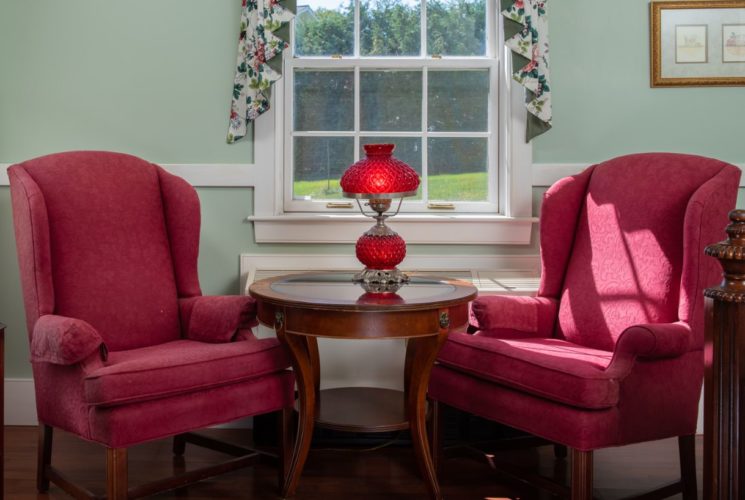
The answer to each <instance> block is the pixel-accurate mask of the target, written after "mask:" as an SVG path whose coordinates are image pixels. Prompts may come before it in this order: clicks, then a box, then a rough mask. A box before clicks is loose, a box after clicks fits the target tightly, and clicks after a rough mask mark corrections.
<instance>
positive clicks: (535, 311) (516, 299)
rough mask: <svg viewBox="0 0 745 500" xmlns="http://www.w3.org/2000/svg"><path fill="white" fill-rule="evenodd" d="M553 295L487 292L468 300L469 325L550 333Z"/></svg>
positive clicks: (554, 307) (485, 331) (496, 330)
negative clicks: (527, 295)
mask: <svg viewBox="0 0 745 500" xmlns="http://www.w3.org/2000/svg"><path fill="white" fill-rule="evenodd" d="M556 311H557V302H556V299H552V298H548V297H525V296H515V295H487V296H482V297H478V298H477V299H476V300H474V301H473V302H472V303H471V317H470V325H469V327H470V329H471V330H479V331H480V332H481V333H482V334H485V335H489V332H490V331H491V332H493V333H495V334H499V333H500V332H505V331H510V332H515V331H516V332H524V333H530V334H533V335H532V336H542V337H550V336H551V334H552V332H553V327H554V321H555V319H556Z"/></svg>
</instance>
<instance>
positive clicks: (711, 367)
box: [704, 210, 745, 500]
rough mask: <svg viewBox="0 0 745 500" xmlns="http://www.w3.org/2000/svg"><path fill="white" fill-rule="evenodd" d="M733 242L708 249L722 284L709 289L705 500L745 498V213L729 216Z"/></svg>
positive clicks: (706, 293)
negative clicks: (721, 273) (718, 267)
mask: <svg viewBox="0 0 745 500" xmlns="http://www.w3.org/2000/svg"><path fill="white" fill-rule="evenodd" d="M729 218H730V221H731V222H730V224H729V225H728V226H727V230H726V231H727V235H728V239H727V240H726V241H722V242H720V243H717V244H715V245H709V246H708V247H706V255H710V256H712V257H716V258H717V259H719V262H720V264H721V265H722V269H723V270H724V280H723V281H722V284H721V285H720V286H718V287H715V288H707V289H706V291H705V292H704V295H705V296H706V344H705V348H704V357H705V361H706V371H705V384H704V499H705V500H732V499H740V498H743V495H745V484H743V482H744V481H745V445H744V443H743V439H744V438H745V420H744V419H745V210H733V211H732V212H730V214H729Z"/></svg>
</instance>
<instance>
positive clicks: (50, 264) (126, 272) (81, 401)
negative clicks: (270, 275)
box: [8, 152, 294, 499]
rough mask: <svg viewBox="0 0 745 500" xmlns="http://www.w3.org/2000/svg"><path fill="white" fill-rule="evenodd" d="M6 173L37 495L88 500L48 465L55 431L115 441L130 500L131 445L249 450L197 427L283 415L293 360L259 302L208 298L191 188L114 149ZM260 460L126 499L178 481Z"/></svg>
mask: <svg viewBox="0 0 745 500" xmlns="http://www.w3.org/2000/svg"><path fill="white" fill-rule="evenodd" d="M8 173H9V177H10V188H11V196H12V203H13V219H14V223H15V232H16V243H17V248H18V260H19V265H20V270H21V280H22V288H23V296H24V302H25V308H26V317H27V326H28V333H29V339H30V342H31V362H32V365H33V374H34V383H35V386H36V405H37V412H38V417H39V423H40V432H41V435H40V438H41V439H40V446H39V469H38V472H37V474H38V488H39V490H40V491H46V490H47V489H48V487H49V481H50V480H51V481H53V482H55V483H57V484H59V485H60V486H61V487H63V488H64V489H65V490H66V491H68V492H69V493H71V494H73V495H75V496H76V497H78V498H83V497H85V496H86V495H90V493H89V492H86V491H83V490H82V489H81V488H80V487H77V486H73V485H70V484H68V482H67V481H66V480H65V479H64V478H63V476H61V475H60V472H59V471H58V470H57V469H55V468H53V467H52V466H51V450H52V429H53V428H59V429H63V430H65V431H68V432H71V433H73V434H76V435H78V436H80V437H82V438H83V439H86V440H89V441H94V442H97V443H100V444H102V445H104V446H105V447H107V449H108V452H107V460H108V466H107V471H108V477H107V485H108V486H107V489H108V498H116V499H124V498H128V496H127V495H128V493H127V490H128V486H127V447H129V446H132V445H135V444H138V443H142V442H144V441H149V440H153V439H157V438H164V437H168V436H176V438H175V440H174V452H175V453H177V454H180V453H183V451H184V445H185V443H186V442H194V443H199V444H203V445H205V446H211V447H215V448H216V449H222V450H223V451H224V450H226V449H227V450H229V451H232V452H233V453H234V454H244V452H243V451H241V450H238V447H234V446H232V447H226V446H222V447H221V446H219V444H217V443H215V442H212V441H210V440H206V439H203V438H201V437H195V436H194V435H192V434H188V431H191V430H194V429H199V428H202V427H206V426H210V425H214V424H220V423H223V422H228V421H231V420H235V419H238V418H241V417H246V416H251V415H257V414H262V413H267V412H274V411H283V412H284V414H285V419H283V421H287V420H286V415H287V414H288V413H287V411H286V409H288V408H289V407H290V406H291V405H292V404H293V400H294V392H293V390H294V389H293V388H294V378H293V374H292V372H290V371H288V370H287V368H288V367H289V365H290V362H289V358H288V356H287V354H286V353H285V350H284V349H283V348H282V346H280V345H279V343H278V342H277V340H276V339H264V340H258V339H256V338H255V337H254V336H253V334H252V332H251V327H252V326H254V325H255V317H254V303H253V300H252V299H251V298H249V297H242V296H222V297H205V296H202V291H201V290H200V287H199V279H198V276H197V255H198V250H199V227H200V213H199V200H198V198H197V195H196V192H195V191H194V189H193V188H192V187H191V186H190V185H189V184H187V183H186V182H185V181H184V180H182V179H180V178H178V177H176V176H173V175H170V174H169V173H167V172H165V171H164V170H163V169H162V168H160V167H159V166H157V165H153V164H151V163H148V162H145V161H143V160H141V159H139V158H135V157H133V156H128V155H124V154H116V153H106V152H71V153H62V154H54V155H50V156H45V157H41V158H37V159H34V160H30V161H27V162H24V163H21V164H18V165H14V166H11V167H10V168H9V169H8ZM284 434H285V433H282V435H284ZM280 448H281V447H280ZM247 451H250V450H247ZM254 458H255V456H253V455H245V454H244V456H243V458H241V459H237V460H232V461H231V462H229V464H230V465H229V466H225V467H219V466H217V467H213V469H212V470H211V471H210V470H207V471H204V470H202V471H201V472H199V471H194V472H191V473H186V475H185V476H183V477H181V478H180V479H179V480H178V481H171V482H168V481H165V482H162V483H160V484H153V485H145V486H140V487H138V488H133V489H131V490H130V492H129V494H130V496H131V497H138V496H141V495H143V494H149V493H153V492H155V491H156V489H157V487H161V488H163V489H169V488H173V487H175V486H177V485H178V486H182V485H183V484H184V483H186V482H188V481H191V482H193V481H194V480H198V479H200V478H204V477H207V474H208V473H210V472H212V473H214V472H216V471H218V470H221V471H226V470H231V469H233V468H237V467H239V466H245V465H249V464H250V462H251V461H252V460H253V459H254ZM284 463H286V462H285V461H284V460H280V464H284ZM281 469H282V467H280V474H281V473H282V470H281Z"/></svg>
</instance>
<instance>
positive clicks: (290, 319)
mask: <svg viewBox="0 0 745 500" xmlns="http://www.w3.org/2000/svg"><path fill="white" fill-rule="evenodd" d="M258 302H259V303H258V318H259V321H260V322H261V323H263V324H264V325H267V326H269V327H275V321H276V319H277V313H282V314H283V315H284V321H285V331H286V332H287V333H291V334H295V335H310V336H315V337H331V338H341V339H345V338H346V339H375V338H412V337H425V336H430V335H437V334H438V332H439V331H440V328H441V317H440V311H441V309H442V310H447V313H448V322H449V325H447V326H445V327H446V328H448V327H449V328H451V329H455V328H457V327H465V325H467V324H468V303H467V302H464V303H462V304H456V305H452V306H450V307H445V308H430V309H422V310H402V311H344V310H327V309H309V308H303V307H297V306H282V305H276V304H271V303H268V302H265V301H258Z"/></svg>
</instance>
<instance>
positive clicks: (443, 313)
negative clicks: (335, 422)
mask: <svg viewBox="0 0 745 500" xmlns="http://www.w3.org/2000/svg"><path fill="white" fill-rule="evenodd" d="M438 314H439V317H440V329H439V332H438V334H437V335H433V336H430V337H418V338H412V339H409V343H408V345H407V347H406V370H405V373H406V375H407V377H408V380H405V381H404V383H405V388H406V411H407V415H408V418H409V426H410V429H411V441H412V444H413V446H414V452H415V453H416V457H417V462H418V463H419V469H420V471H421V474H422V478H423V479H424V481H425V482H426V483H427V488H428V489H429V492H430V494H431V496H432V498H435V499H441V498H442V493H441V492H440V485H439V483H438V482H437V471H436V470H435V466H434V463H433V461H432V456H431V454H430V449H429V442H428V438H427V421H426V416H427V415H426V414H427V404H426V399H427V398H426V396H427V387H428V386H429V376H430V373H431V372H432V366H433V364H434V362H435V359H436V358H437V353H438V352H439V351H440V348H441V347H442V344H443V343H444V342H445V339H447V336H448V331H449V326H450V323H449V320H448V310H447V309H443V310H440V311H439V312H438Z"/></svg>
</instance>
